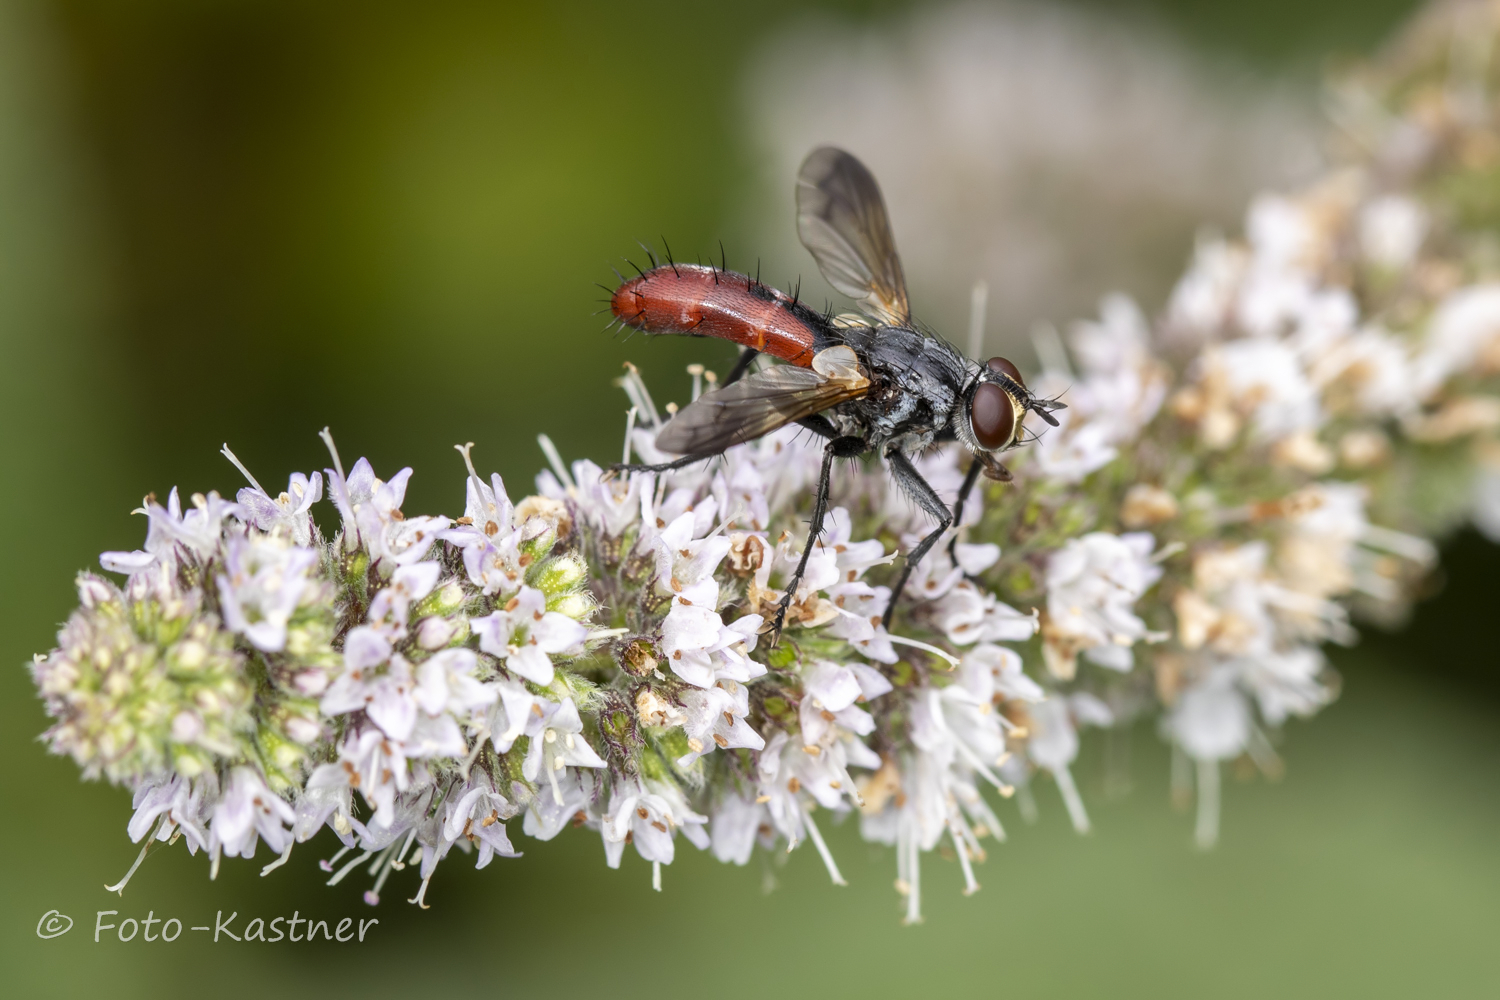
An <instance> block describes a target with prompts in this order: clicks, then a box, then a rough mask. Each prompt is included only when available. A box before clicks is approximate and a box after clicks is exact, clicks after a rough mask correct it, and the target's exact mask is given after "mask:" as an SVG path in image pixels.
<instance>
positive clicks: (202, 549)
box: [99, 486, 243, 579]
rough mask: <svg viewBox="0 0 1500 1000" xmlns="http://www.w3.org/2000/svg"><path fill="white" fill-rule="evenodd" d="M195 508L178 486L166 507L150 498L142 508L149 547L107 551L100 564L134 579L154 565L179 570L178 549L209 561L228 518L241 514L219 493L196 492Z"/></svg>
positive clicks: (194, 495) (201, 560) (194, 496)
mask: <svg viewBox="0 0 1500 1000" xmlns="http://www.w3.org/2000/svg"><path fill="white" fill-rule="evenodd" d="M192 501H193V509H192V510H189V511H187V512H186V513H184V512H183V510H182V502H181V501H180V500H179V499H178V497H177V488H176V487H175V486H174V487H173V488H172V492H171V493H170V494H169V495H168V497H167V505H166V506H165V507H163V506H161V504H159V503H157V502H156V501H155V500H154V499H153V498H150V497H148V498H147V499H146V502H145V503H144V504H143V505H142V506H141V507H140V508H139V509H138V512H139V513H143V514H145V515H146V518H147V522H148V523H147V528H146V547H145V548H144V549H143V550H137V551H135V552H104V553H101V554H100V556H99V563H100V565H102V566H103V567H104V568H105V569H107V570H109V571H110V572H112V573H128V574H131V576H132V579H134V578H135V577H136V576H137V575H139V574H142V573H144V572H145V571H146V570H148V569H152V568H164V569H166V570H168V571H175V569H176V567H177V552H178V549H179V547H180V548H181V550H182V551H184V552H186V553H187V554H188V555H190V556H191V557H193V558H194V559H196V560H198V561H199V562H206V561H207V560H209V559H210V558H212V557H213V556H214V555H215V553H217V551H218V548H219V543H220V540H221V539H222V537H223V533H224V520H225V519H226V518H228V517H231V516H235V517H238V516H240V515H241V514H242V513H243V512H242V510H241V509H240V506H239V505H238V504H233V503H229V502H227V501H225V500H222V499H220V497H219V494H217V493H210V494H208V496H206V497H205V496H204V495H203V494H201V493H194V494H193V496H192Z"/></svg>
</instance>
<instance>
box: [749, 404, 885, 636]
mask: <svg viewBox="0 0 1500 1000" xmlns="http://www.w3.org/2000/svg"><path fill="white" fill-rule="evenodd" d="M813 429H814V430H817V428H816V427H814V428H813ZM864 450H865V442H864V440H863V439H862V438H857V437H841V438H834V439H833V440H831V441H829V442H828V444H827V445H825V446H824V448H823V471H822V473H821V474H820V475H819V476H818V496H817V499H816V500H815V501H814V502H813V515H812V522H811V523H810V525H809V527H808V532H807V544H806V545H804V546H803V547H802V558H801V559H800V560H798V562H797V569H796V572H794V573H793V574H792V578H791V579H790V580H788V581H787V585H786V593H785V594H783V595H782V596H781V600H780V601H779V602H778V603H777V605H776V617H775V618H774V619H772V621H771V626H770V627H769V628H767V629H764V630H763V631H765V632H769V633H771V636H772V641H773V642H774V641H775V639H776V638H777V637H779V636H780V635H781V626H782V623H783V622H785V621H786V612H787V609H788V608H789V607H791V606H792V598H794V597H796V596H797V588H798V587H799V586H801V585H802V574H804V573H805V572H807V560H808V559H809V558H811V556H812V550H813V545H814V544H815V543H816V542H817V540H818V536H819V535H821V534H822V533H823V521H824V519H825V518H827V516H828V487H829V483H830V482H831V481H832V479H833V460H834V459H836V458H853V457H854V456H855V455H858V454H860V453H862V452H863V451H864Z"/></svg>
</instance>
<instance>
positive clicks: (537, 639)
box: [472, 587, 588, 686]
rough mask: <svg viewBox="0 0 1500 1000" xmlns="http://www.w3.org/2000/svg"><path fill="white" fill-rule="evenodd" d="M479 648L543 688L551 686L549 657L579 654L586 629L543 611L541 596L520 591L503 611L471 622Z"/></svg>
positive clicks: (559, 613) (566, 618)
mask: <svg viewBox="0 0 1500 1000" xmlns="http://www.w3.org/2000/svg"><path fill="white" fill-rule="evenodd" d="M472 625H473V628H474V634H475V635H477V636H478V637H479V648H480V649H482V650H484V651H485V652H486V653H489V654H490V655H491V656H493V657H496V658H497V659H499V660H502V661H503V662H504V663H505V667H506V669H507V670H510V671H512V672H513V673H516V674H519V675H520V676H522V677H524V678H526V679H527V680H529V681H531V682H532V683H533V684H541V685H543V686H545V685H548V684H551V683H552V676H553V668H552V659H551V656H550V655H549V654H566V655H576V654H577V653H579V652H582V647H583V641H584V639H586V638H587V637H588V629H586V628H584V627H583V626H582V625H580V624H579V623H578V622H576V621H574V620H573V619H571V618H569V617H568V616H567V615H565V614H562V613H561V612H558V611H548V610H547V599H546V597H544V596H543V595H542V592H541V591H539V590H535V589H533V588H531V587H522V588H521V590H520V592H519V593H517V594H516V596H515V597H512V598H511V599H510V600H509V601H508V602H506V605H505V607H504V608H502V609H500V610H497V611H494V612H491V613H490V614H488V615H486V616H485V617H483V618H476V619H474V621H473V622H472Z"/></svg>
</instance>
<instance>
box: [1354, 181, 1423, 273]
mask: <svg viewBox="0 0 1500 1000" xmlns="http://www.w3.org/2000/svg"><path fill="white" fill-rule="evenodd" d="M1427 226H1428V218H1427V211H1426V210H1425V209H1424V208H1423V207H1422V206H1421V205H1420V204H1418V202H1417V201H1416V200H1415V199H1413V198H1410V197H1407V196H1406V195H1399V194H1387V195H1382V196H1381V197H1379V198H1375V199H1373V200H1372V201H1370V202H1369V203H1368V204H1367V205H1365V207H1364V208H1363V209H1362V210H1361V211H1360V214H1359V247H1360V250H1361V252H1363V253H1364V255H1365V257H1366V258H1367V259H1369V260H1370V261H1371V262H1372V263H1374V264H1377V265H1379V266H1380V267H1384V268H1389V269H1390V270H1400V269H1401V268H1404V267H1406V266H1407V265H1408V264H1410V263H1411V262H1412V261H1414V260H1415V259H1416V257H1417V253H1418V251H1420V250H1421V249H1422V240H1423V239H1425V238H1426V236H1427Z"/></svg>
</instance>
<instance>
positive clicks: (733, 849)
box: [709, 792, 769, 865]
mask: <svg viewBox="0 0 1500 1000" xmlns="http://www.w3.org/2000/svg"><path fill="white" fill-rule="evenodd" d="M765 814H766V810H765V807H764V806H763V805H761V804H760V803H758V802H756V801H755V800H754V799H747V798H745V797H743V796H741V795H739V794H736V793H734V792H729V793H728V794H726V795H725V796H724V797H723V798H722V799H720V800H719V804H718V807H717V808H715V809H714V812H713V818H712V820H711V821H710V824H709V832H710V839H711V841H712V846H713V852H714V857H716V858H718V859H719V860H720V861H724V862H729V863H733V864H736V865H745V864H747V863H749V861H750V853H751V852H752V851H754V850H755V841H756V839H757V838H758V837H760V835H761V827H762V825H763V824H764V819H765ZM766 829H769V827H766Z"/></svg>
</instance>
